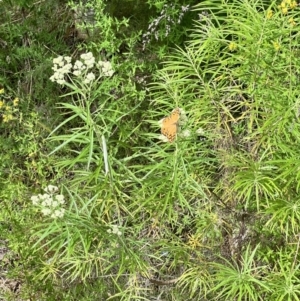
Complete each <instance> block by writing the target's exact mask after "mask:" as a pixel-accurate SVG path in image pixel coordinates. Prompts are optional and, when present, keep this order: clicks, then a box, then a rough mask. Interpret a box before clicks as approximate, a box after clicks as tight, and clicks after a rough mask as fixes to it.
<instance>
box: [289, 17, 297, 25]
mask: <svg viewBox="0 0 300 301" xmlns="http://www.w3.org/2000/svg"><path fill="white" fill-rule="evenodd" d="M289 22H290V24H291V26H295V25H296V22H295V20H294V18H289Z"/></svg>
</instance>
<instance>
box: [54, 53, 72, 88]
mask: <svg viewBox="0 0 300 301" xmlns="http://www.w3.org/2000/svg"><path fill="white" fill-rule="evenodd" d="M71 69H72V64H71V58H70V57H69V56H59V57H57V58H55V59H53V67H52V70H53V71H54V74H53V75H52V76H51V77H50V80H51V81H52V82H57V83H58V84H60V85H63V84H65V83H66V81H65V75H66V74H68V73H70V72H71Z"/></svg>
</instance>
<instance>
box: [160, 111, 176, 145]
mask: <svg viewBox="0 0 300 301" xmlns="http://www.w3.org/2000/svg"><path fill="white" fill-rule="evenodd" d="M179 119H180V109H179V108H176V109H174V110H173V111H172V113H171V115H170V116H168V117H165V118H164V119H163V120H162V122H161V133H162V134H163V135H164V136H165V137H166V138H167V139H168V141H169V142H173V141H174V140H175V138H176V134H177V132H178V122H179Z"/></svg>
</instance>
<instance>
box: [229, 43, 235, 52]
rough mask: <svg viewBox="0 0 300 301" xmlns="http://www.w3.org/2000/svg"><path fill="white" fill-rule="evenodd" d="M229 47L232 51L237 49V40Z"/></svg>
mask: <svg viewBox="0 0 300 301" xmlns="http://www.w3.org/2000/svg"><path fill="white" fill-rule="evenodd" d="M228 48H229V50H230V51H234V50H236V49H237V44H236V43H235V42H230V44H229V46H228Z"/></svg>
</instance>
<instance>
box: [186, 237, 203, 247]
mask: <svg viewBox="0 0 300 301" xmlns="http://www.w3.org/2000/svg"><path fill="white" fill-rule="evenodd" d="M188 237H189V240H188V242H187V244H188V245H189V246H191V248H192V249H196V248H197V247H201V245H202V244H201V242H200V241H199V237H197V235H189V236H188Z"/></svg>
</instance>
